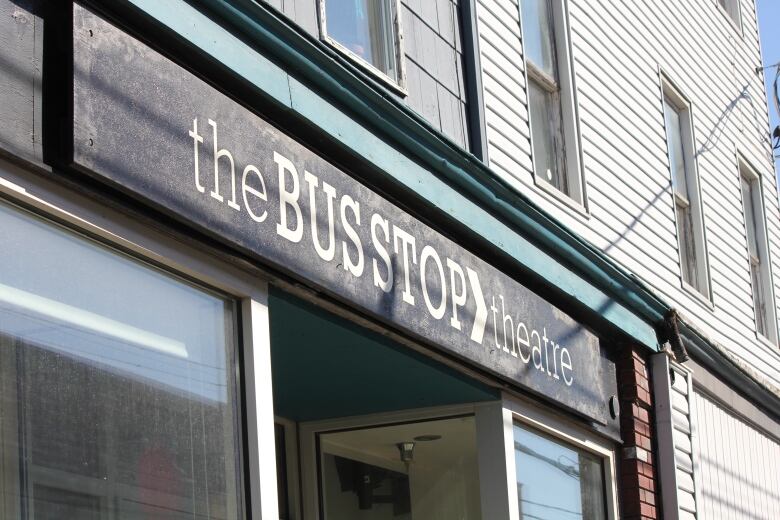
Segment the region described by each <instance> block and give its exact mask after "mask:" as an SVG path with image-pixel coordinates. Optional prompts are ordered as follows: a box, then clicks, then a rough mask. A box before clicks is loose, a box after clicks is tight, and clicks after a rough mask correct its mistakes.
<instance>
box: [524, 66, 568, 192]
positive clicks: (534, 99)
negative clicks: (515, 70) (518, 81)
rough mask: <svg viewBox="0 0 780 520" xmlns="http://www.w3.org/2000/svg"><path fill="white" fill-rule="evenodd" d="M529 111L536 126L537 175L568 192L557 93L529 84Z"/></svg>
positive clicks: (534, 126)
mask: <svg viewBox="0 0 780 520" xmlns="http://www.w3.org/2000/svg"><path fill="white" fill-rule="evenodd" d="M528 97H529V103H528V105H529V108H530V111H531V121H532V124H533V128H532V132H533V153H534V161H535V168H536V173H537V175H539V176H540V177H541V179H542V180H544V181H545V182H548V183H549V184H551V185H553V186H554V187H555V188H556V189H558V190H559V191H562V192H564V193H568V186H567V182H566V175H565V168H564V165H563V164H559V163H558V153H557V151H556V150H557V149H558V148H562V147H563V142H562V138H561V136H562V133H561V132H560V120H559V118H558V116H559V115H560V112H559V110H558V108H559V104H558V103H556V98H557V94H555V93H550V92H548V91H546V90H545V89H543V88H541V87H540V86H539V85H538V84H537V83H536V82H534V81H532V80H529V82H528Z"/></svg>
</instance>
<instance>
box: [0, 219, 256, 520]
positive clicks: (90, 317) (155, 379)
mask: <svg viewBox="0 0 780 520" xmlns="http://www.w3.org/2000/svg"><path fill="white" fill-rule="evenodd" d="M0 243H2V244H3V248H1V249H0V488H2V489H3V491H4V494H3V495H2V497H0V517H2V518H20V519H25V520H26V519H45V520H48V519H52V520H54V519H57V520H59V519H63V518H68V519H71V518H73V519H90V520H91V519H95V520H103V519H114V518H123V519H124V518H128V519H151V518H154V519H157V518H165V519H179V518H181V519H185V518H186V519H193V518H199V519H208V520H212V519H213V520H216V519H227V518H231V519H234V518H238V517H240V516H241V514H242V513H241V509H240V501H239V488H238V483H239V482H240V478H239V472H240V468H239V466H238V464H237V461H238V460H239V458H238V456H237V453H238V451H237V450H238V442H237V438H236V436H237V428H236V423H237V413H236V410H237V406H236V391H235V387H236V381H235V376H234V372H235V370H234V368H233V367H234V363H235V361H234V350H235V341H234V335H235V331H234V316H233V304H232V302H230V301H226V300H224V299H222V298H220V297H218V296H215V295H214V294H211V293H209V292H206V291H204V290H201V289H199V288H196V287H194V286H192V285H190V284H187V283H184V282H182V281H180V280H178V279H175V278H173V277H171V276H168V275H166V274H163V273H162V272H159V271H157V270H155V269H152V268H150V267H147V266H145V265H142V264H140V263H138V262H135V261H133V260H131V259H129V258H127V257H125V256H123V255H120V254H118V253H115V252H113V251H111V250H109V249H106V248H103V247H101V246H98V245H96V244H94V243H92V242H90V241H88V240H85V239H82V238H80V237H77V236H76V235H73V234H71V233H69V232H66V231H63V230H61V229H60V228H58V227H55V226H54V225H51V224H48V223H46V222H44V221H41V220H38V219H37V218H35V217H32V216H29V215H27V214H24V213H21V212H17V211H16V210H14V209H11V208H10V207H8V206H4V205H0Z"/></svg>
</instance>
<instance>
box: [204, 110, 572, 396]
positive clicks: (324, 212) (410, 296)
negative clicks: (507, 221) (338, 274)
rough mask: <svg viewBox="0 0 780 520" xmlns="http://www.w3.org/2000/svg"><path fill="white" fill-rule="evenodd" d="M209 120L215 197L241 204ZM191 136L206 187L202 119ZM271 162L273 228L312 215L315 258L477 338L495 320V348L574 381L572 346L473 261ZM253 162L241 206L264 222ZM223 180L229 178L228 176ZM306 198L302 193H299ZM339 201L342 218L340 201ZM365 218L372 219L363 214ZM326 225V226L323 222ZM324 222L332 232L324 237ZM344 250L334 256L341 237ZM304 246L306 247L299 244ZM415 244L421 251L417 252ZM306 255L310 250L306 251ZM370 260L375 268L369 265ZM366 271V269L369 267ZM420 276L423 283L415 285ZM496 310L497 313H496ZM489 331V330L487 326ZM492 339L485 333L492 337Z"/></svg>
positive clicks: (297, 235) (297, 237) (291, 229)
mask: <svg viewBox="0 0 780 520" xmlns="http://www.w3.org/2000/svg"><path fill="white" fill-rule="evenodd" d="M208 124H209V126H211V127H212V145H213V157H214V177H213V187H212V189H211V191H210V193H209V195H210V196H211V198H213V199H214V200H216V201H217V202H218V203H220V204H225V205H226V206H228V207H229V208H230V209H232V210H235V211H241V209H242V207H241V206H240V205H239V204H238V203H237V202H236V200H237V199H236V195H237V190H236V163H235V159H234V157H233V155H232V154H231V152H230V151H228V150H227V149H226V148H219V146H218V144H217V139H218V124H217V123H216V122H215V121H214V120H212V119H208ZM188 135H189V136H190V137H191V138H192V140H193V149H194V181H195V182H194V184H195V189H196V191H197V192H198V193H201V194H205V193H206V186H204V184H203V180H202V179H201V168H200V164H201V163H200V157H199V154H200V146H199V145H202V144H203V143H204V139H203V136H201V135H199V134H198V119H197V118H195V119H193V122H192V129H191V130H189V131H188ZM273 161H274V163H275V165H276V166H275V168H276V172H275V173H276V176H277V180H278V216H279V218H278V222H276V234H277V235H279V236H280V237H282V238H284V239H286V240H288V241H289V242H291V243H294V244H298V243H301V242H302V240H303V236H304V232H305V230H306V226H307V222H308V232H309V233H310V236H311V244H312V246H311V247H313V249H314V253H316V258H319V259H320V260H321V261H323V262H326V263H331V262H334V261H337V262H338V264H337V265H338V267H339V268H340V269H343V270H344V271H346V272H348V273H350V275H351V276H353V277H355V278H360V277H362V276H364V275H365V276H371V277H372V280H373V284H372V285H371V287H375V288H377V289H378V290H380V291H382V292H383V293H392V292H393V291H394V290H396V289H397V290H400V292H401V299H402V301H403V302H404V303H405V304H406V305H409V306H411V307H415V306H416V305H417V299H416V297H415V293H418V294H421V295H422V299H423V301H424V302H425V308H424V309H420V310H419V311H418V312H426V311H427V313H428V314H429V315H430V316H431V317H432V318H433V319H435V320H441V319H444V318H445V316H447V315H449V325H450V326H451V327H452V328H453V329H455V330H458V331H463V333H464V334H465V333H468V334H469V338H470V339H471V341H473V342H474V343H476V344H479V345H485V342H484V341H483V340H484V336H485V329H486V328H487V327H492V345H485V347H492V348H495V350H496V351H498V352H501V353H503V354H504V355H506V356H511V358H509V359H516V360H517V362H518V363H522V364H523V365H526V366H531V367H533V369H534V370H537V371H538V372H539V373H540V374H544V375H545V376H547V377H549V378H551V379H553V380H561V381H563V383H564V384H565V385H566V386H571V385H572V384H573V383H574V375H573V371H574V368H573V367H574V365H573V363H572V358H571V352H570V351H569V349H568V348H567V347H565V346H562V345H560V344H559V343H557V342H556V341H555V340H554V339H553V338H550V337H548V336H547V327H545V326H542V327H541V333H540V329H539V328H535V327H533V326H531V324H529V323H527V322H526V320H523V318H522V316H521V315H520V314H518V313H513V312H512V309H510V308H508V303H507V301H508V300H511V298H505V296H504V295H503V294H497V295H492V296H490V298H489V301H490V304H491V305H490V307H488V305H487V302H488V299H486V298H485V295H484V294H483V291H482V285H481V283H480V279H479V275H478V274H477V272H476V271H475V270H474V269H472V268H471V267H469V266H468V265H461V264H460V263H458V262H457V261H455V260H453V259H452V258H449V257H447V256H445V257H444V258H443V259H442V256H441V255H440V252H439V251H437V250H436V248H435V247H434V246H433V245H431V244H424V243H420V244H419V247H418V238H417V237H416V236H415V235H414V234H413V233H412V232H411V231H410V230H408V229H404V228H402V227H401V225H399V224H398V223H393V222H391V221H389V220H388V219H387V218H385V217H383V216H382V215H380V214H378V213H371V214H370V216H368V215H367V214H366V211H364V210H365V208H361V202H360V201H359V200H355V199H354V198H353V197H352V196H351V195H349V194H341V195H340V196H339V193H338V192H337V190H336V188H334V187H333V186H332V185H330V184H329V183H327V182H324V181H323V182H321V181H320V179H319V177H318V176H317V174H316V172H310V171H308V170H306V169H303V170H302V171H303V183H305V187H303V189H302V184H301V179H300V177H299V174H298V169H297V168H296V165H295V164H293V162H292V161H291V160H290V159H289V158H288V157H286V156H284V155H283V154H281V153H279V152H276V151H275V152H274V153H273ZM266 173H267V174H269V175H273V173H272V172H263V171H261V170H260V169H258V168H257V167H256V166H255V165H253V164H248V165H246V166H245V167H244V169H243V174H242V175H241V181H240V182H241V195H242V197H241V200H242V201H243V203H244V204H243V208H244V209H245V210H246V212H247V213H248V214H249V216H250V217H251V219H252V220H253V221H254V222H257V223H258V224H262V223H264V222H265V221H266V219H267V217H268V215H269V212H268V204H269V201H268V191H267V189H266V183H265V174H266ZM221 175H222V177H223V180H225V176H226V175H229V177H227V180H229V182H230V189H231V191H230V194H229V198H228V199H227V201H225V196H224V195H223V194H222V193H221V192H220V176H221ZM223 184H224V183H223ZM302 197H303V200H301V199H302ZM337 200H338V218H337V217H336V201H337ZM307 201H308V212H309V214H308V215H307V217H308V218H305V217H304V215H303V210H302V209H301V206H302V205H304V206H305V205H306V204H307ZM365 217H368V218H365ZM322 219H325V221H324V222H326V224H325V225H324V226H323V224H322V222H323V220H322ZM362 226H368V228H369V229H368V236H370V241H369V243H368V244H364V243H363V241H362V240H361V238H360V233H359V230H360V229H361V228H362ZM323 229H325V230H326V231H325V233H323V234H327V236H320V233H322V232H323ZM339 241H340V244H341V254H340V255H338V260H336V257H337V249H338V245H337V244H338V242H339ZM297 247H303V246H297ZM418 249H419V251H420V255H419V256H418V255H417V252H418ZM301 254H306V253H305V252H302V253H301ZM369 261H370V268H369V269H366V267H367V264H368V263H369ZM367 273H368V274H367ZM413 280H419V285H416V284H413V283H412V281H413ZM470 302H473V308H474V312H473V321H472V323H471V328H470V329H467V328H464V323H463V322H464V320H467V319H468V312H467V309H468V308H470V306H469V303H470ZM491 316H492V320H491ZM488 334H490V332H488ZM490 342H491V340H490V339H488V341H487V343H490Z"/></svg>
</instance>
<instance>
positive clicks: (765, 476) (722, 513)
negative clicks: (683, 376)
mask: <svg viewBox="0 0 780 520" xmlns="http://www.w3.org/2000/svg"><path fill="white" fill-rule="evenodd" d="M693 410H694V411H695V417H693V420H694V422H695V424H697V425H699V426H698V431H699V435H697V436H695V437H694V439H693V449H694V450H695V451H697V452H698V453H699V454H700V455H699V458H698V459H697V465H696V468H695V471H696V482H697V483H698V484H699V486H700V487H699V492H698V494H697V495H696V498H697V504H698V506H699V510H700V511H701V518H705V519H710V518H728V519H734V520H743V519H744V520H748V519H750V520H775V519H777V518H780V440H778V439H776V438H774V437H771V436H769V435H768V434H766V433H764V432H763V431H761V430H759V429H758V428H756V427H754V426H752V425H751V424H750V423H749V422H747V421H746V420H744V419H742V418H741V417H738V416H736V415H733V414H731V413H730V412H729V410H728V409H727V408H726V407H725V406H723V405H721V404H720V403H719V402H717V401H716V400H715V399H712V398H710V397H709V396H707V395H706V394H704V393H701V392H699V391H698V390H697V389H695V390H694V392H693Z"/></svg>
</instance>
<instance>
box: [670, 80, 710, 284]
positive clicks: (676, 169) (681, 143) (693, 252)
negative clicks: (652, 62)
mask: <svg viewBox="0 0 780 520" xmlns="http://www.w3.org/2000/svg"><path fill="white" fill-rule="evenodd" d="M663 98H664V99H663V110H664V123H665V126H666V143H667V149H668V153H669V169H670V170H671V177H672V192H673V195H674V209H675V216H676V220H677V241H678V246H679V252H680V270H681V275H682V280H683V285H684V286H686V287H688V288H692V289H694V290H695V291H697V292H698V293H700V294H701V295H702V296H704V297H706V298H708V299H709V298H710V289H709V275H708V267H707V251H706V244H705V240H704V224H703V219H702V210H701V201H700V198H699V182H698V176H697V174H696V164H695V159H694V151H693V125H692V122H691V111H690V105H689V103H688V102H687V101H686V100H685V99H684V98H683V97H682V96H681V95H680V94H679V93H678V92H677V91H676V90H675V89H674V87H672V86H671V85H670V84H669V83H667V82H664V84H663Z"/></svg>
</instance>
